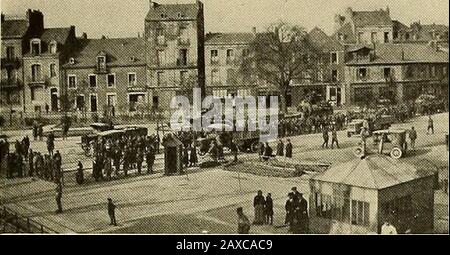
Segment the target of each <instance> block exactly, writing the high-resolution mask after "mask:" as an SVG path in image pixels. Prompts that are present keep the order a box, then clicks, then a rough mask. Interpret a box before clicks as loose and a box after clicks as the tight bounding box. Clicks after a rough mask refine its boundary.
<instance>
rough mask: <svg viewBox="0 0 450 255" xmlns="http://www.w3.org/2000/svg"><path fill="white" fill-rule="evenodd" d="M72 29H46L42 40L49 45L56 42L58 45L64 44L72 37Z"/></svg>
mask: <svg viewBox="0 0 450 255" xmlns="http://www.w3.org/2000/svg"><path fill="white" fill-rule="evenodd" d="M70 29H71V28H70V27H55V28H46V29H44V33H42V36H41V40H42V41H44V42H46V43H49V42H51V41H53V40H54V41H56V42H57V43H58V44H64V43H65V42H66V40H67V38H68V37H69V35H70Z"/></svg>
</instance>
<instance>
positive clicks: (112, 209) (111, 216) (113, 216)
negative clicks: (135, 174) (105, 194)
mask: <svg viewBox="0 0 450 255" xmlns="http://www.w3.org/2000/svg"><path fill="white" fill-rule="evenodd" d="M108 215H109V219H110V221H111V223H110V224H109V225H114V226H117V222H116V205H115V204H114V203H113V201H112V199H111V198H108Z"/></svg>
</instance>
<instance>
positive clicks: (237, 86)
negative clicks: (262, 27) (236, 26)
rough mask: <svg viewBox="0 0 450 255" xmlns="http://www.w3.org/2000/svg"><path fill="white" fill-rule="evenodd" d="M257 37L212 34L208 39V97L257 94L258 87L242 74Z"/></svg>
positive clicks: (206, 44) (206, 42)
mask: <svg viewBox="0 0 450 255" xmlns="http://www.w3.org/2000/svg"><path fill="white" fill-rule="evenodd" d="M253 40H254V33H208V34H206V37H205V70H206V93H207V94H208V95H213V96H214V97H220V98H223V97H228V96H230V97H234V96H250V95H256V94H257V87H256V84H254V83H251V82H250V81H249V80H250V79H246V77H243V75H242V74H241V72H240V68H241V65H242V61H243V58H244V57H246V56H247V55H248V54H249V51H250V49H249V47H250V43H251V42H252V41H253Z"/></svg>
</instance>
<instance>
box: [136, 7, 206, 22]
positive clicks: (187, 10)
mask: <svg viewBox="0 0 450 255" xmlns="http://www.w3.org/2000/svg"><path fill="white" fill-rule="evenodd" d="M198 11H199V7H198V5H197V4H158V3H153V7H151V8H150V10H149V11H148V13H147V16H146V18H145V20H174V19H175V20H179V19H196V18H197V14H198ZM178 14H181V15H182V17H179V16H178ZM162 15H164V17H162Z"/></svg>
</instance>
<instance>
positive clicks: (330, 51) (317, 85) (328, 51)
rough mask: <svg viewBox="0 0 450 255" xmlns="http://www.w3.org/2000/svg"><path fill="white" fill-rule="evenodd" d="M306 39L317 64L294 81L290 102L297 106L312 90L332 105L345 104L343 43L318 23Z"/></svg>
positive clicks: (288, 101)
mask: <svg viewBox="0 0 450 255" xmlns="http://www.w3.org/2000/svg"><path fill="white" fill-rule="evenodd" d="M307 39H308V42H309V44H310V45H311V46H312V47H313V53H314V55H315V56H314V57H312V58H311V59H313V61H314V65H313V66H314V68H313V69H311V70H309V71H305V72H304V75H302V77H301V78H300V79H295V80H294V81H293V82H292V84H291V91H290V93H289V94H288V97H287V103H288V105H292V106H298V104H299V103H301V100H302V99H304V98H305V97H306V96H308V95H312V93H314V94H315V97H316V100H325V101H328V102H330V103H332V104H333V105H341V104H344V103H345V93H343V90H344V87H343V84H344V81H345V77H344V67H345V64H344V63H345V58H344V57H345V55H344V46H342V45H341V44H340V43H339V42H338V41H337V40H336V39H335V38H334V37H330V36H328V35H326V34H325V33H324V32H323V31H322V30H321V29H320V28H317V27H316V28H314V29H312V30H311V31H310V32H309V33H308V37H307ZM291 102H292V103H291Z"/></svg>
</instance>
